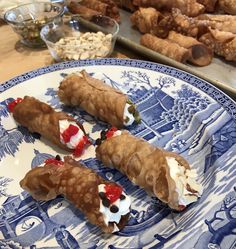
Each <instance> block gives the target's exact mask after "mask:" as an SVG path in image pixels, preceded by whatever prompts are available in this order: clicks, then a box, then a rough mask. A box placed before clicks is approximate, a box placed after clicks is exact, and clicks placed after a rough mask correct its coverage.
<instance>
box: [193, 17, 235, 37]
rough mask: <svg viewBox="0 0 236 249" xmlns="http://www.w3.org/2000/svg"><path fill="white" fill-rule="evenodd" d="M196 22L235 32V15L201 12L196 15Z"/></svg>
mask: <svg viewBox="0 0 236 249" xmlns="http://www.w3.org/2000/svg"><path fill="white" fill-rule="evenodd" d="M196 19H197V22H199V23H201V22H205V25H207V26H208V27H210V28H212V29H218V30H221V31H226V32H231V33H234V34H236V16H233V15H210V14H203V15H199V16H198V17H196Z"/></svg>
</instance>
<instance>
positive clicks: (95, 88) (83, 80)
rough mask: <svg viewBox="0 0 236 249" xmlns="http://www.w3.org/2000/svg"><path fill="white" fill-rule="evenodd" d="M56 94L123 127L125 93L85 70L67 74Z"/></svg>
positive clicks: (92, 113) (110, 122) (71, 103)
mask: <svg viewBox="0 0 236 249" xmlns="http://www.w3.org/2000/svg"><path fill="white" fill-rule="evenodd" d="M58 96H59V98H60V100H61V101H62V102H63V103H64V104H66V105H70V106H78V107H81V108H82V109H84V110H85V111H87V112H88V113H90V114H91V115H93V116H95V117H98V118H99V119H101V120H103V121H105V122H108V123H109V124H111V125H113V126H116V127H123V122H124V121H123V114H124V108H125V104H126V102H127V100H128V97H127V95H125V94H123V93H122V92H121V91H119V90H116V89H115V88H112V87H110V86H108V85H107V84H105V83H104V82H103V81H101V80H98V79H95V78H92V77H91V76H90V75H89V74H87V73H86V71H84V70H83V71H81V72H80V74H71V75H69V76H67V77H66V78H65V79H64V80H63V81H62V82H61V84H60V87H59V91H58Z"/></svg>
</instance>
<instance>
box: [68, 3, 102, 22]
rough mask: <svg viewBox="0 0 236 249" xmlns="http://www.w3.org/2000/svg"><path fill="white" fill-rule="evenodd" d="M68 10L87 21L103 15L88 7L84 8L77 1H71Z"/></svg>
mask: <svg viewBox="0 0 236 249" xmlns="http://www.w3.org/2000/svg"><path fill="white" fill-rule="evenodd" d="M67 8H68V10H69V11H70V12H71V13H72V14H79V15H81V16H82V17H83V18H84V19H86V20H91V19H92V18H93V17H94V16H97V15H101V14H102V13H101V12H99V11H96V10H93V9H89V8H87V7H86V6H83V5H81V4H79V3H77V2H76V1H71V2H70V3H69V4H68V5H67Z"/></svg>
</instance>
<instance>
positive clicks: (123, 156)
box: [96, 131, 189, 210]
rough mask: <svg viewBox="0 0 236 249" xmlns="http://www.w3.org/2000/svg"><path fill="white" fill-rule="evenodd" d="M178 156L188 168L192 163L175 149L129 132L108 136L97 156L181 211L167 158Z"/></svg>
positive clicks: (99, 148) (98, 148)
mask: <svg viewBox="0 0 236 249" xmlns="http://www.w3.org/2000/svg"><path fill="white" fill-rule="evenodd" d="M167 156H170V157H174V158H175V159H176V160H177V161H178V162H179V163H180V164H181V165H183V166H184V167H185V168H186V169H189V164H188V163H187V161H186V160H185V159H183V158H182V157H181V156H179V155H177V154H176V153H173V152H167V151H163V150H161V149H159V148H156V147H154V146H152V145H151V144H149V143H148V142H147V141H145V140H143V139H140V138H137V137H135V136H133V135H131V134H130V133H128V132H127V131H122V134H121V135H119V136H114V137H111V138H109V139H106V140H105V141H103V142H102V144H101V145H99V146H98V147H97V148H96V157H97V158H98V159H99V160H101V161H102V162H103V164H104V165H106V166H108V167H115V168H116V169H118V170H119V171H120V172H122V173H123V174H124V175H126V176H127V177H128V178H129V179H130V180H131V181H132V182H133V183H135V184H137V185H139V186H140V187H142V188H144V189H145V190H146V191H147V192H152V193H154V195H155V196H156V197H157V198H159V199H160V200H162V201H163V202H165V203H167V204H168V205H169V206H170V207H171V208H174V209H176V210H179V205H178V194H176V191H175V182H174V181H173V180H172V178H171V177H170V172H169V167H168V165H167V161H166V157H167Z"/></svg>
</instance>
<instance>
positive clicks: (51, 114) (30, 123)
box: [13, 96, 85, 151]
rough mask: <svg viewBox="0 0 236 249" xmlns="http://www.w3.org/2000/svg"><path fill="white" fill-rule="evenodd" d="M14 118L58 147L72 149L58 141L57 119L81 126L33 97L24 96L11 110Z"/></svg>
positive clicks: (71, 118)
mask: <svg viewBox="0 0 236 249" xmlns="http://www.w3.org/2000/svg"><path fill="white" fill-rule="evenodd" d="M13 117H14V119H15V120H16V121H17V122H18V123H19V124H21V125H22V126H24V127H26V128H28V130H29V131H30V132H32V133H34V132H36V133H39V134H40V135H41V136H43V137H44V138H46V139H47V140H49V141H50V142H52V143H54V144H56V145H57V146H59V147H60V148H62V149H64V150H67V151H73V150H72V149H69V148H68V147H67V146H66V145H65V144H63V143H61V141H60V127H59V120H68V121H73V122H76V124H77V125H78V126H79V127H80V129H82V130H83V132H84V133H85V131H84V128H83V126H82V125H81V124H80V123H79V122H77V121H76V120H75V119H74V118H73V117H71V116H69V115H68V114H66V113H65V112H56V111H55V110H54V109H53V108H52V107H51V106H49V105H48V104H46V103H43V102H41V101H39V100H37V99H35V98H34V97H29V96H25V97H24V99H23V100H22V101H21V102H20V103H18V104H17V105H16V106H15V107H14V110H13Z"/></svg>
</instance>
